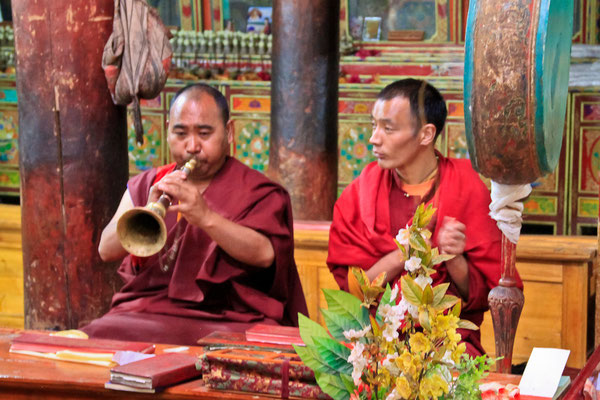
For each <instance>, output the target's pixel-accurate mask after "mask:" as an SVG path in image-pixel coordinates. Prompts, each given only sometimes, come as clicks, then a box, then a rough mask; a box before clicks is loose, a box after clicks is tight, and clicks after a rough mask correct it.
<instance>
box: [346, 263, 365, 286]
mask: <svg viewBox="0 0 600 400" xmlns="http://www.w3.org/2000/svg"><path fill="white" fill-rule="evenodd" d="M350 271H352V274H353V275H354V277H355V278H356V280H357V281H358V284H359V285H360V287H361V288H362V287H363V286H365V285H368V284H369V278H368V277H367V274H365V271H364V270H363V269H362V268H356V267H352V268H350Z"/></svg>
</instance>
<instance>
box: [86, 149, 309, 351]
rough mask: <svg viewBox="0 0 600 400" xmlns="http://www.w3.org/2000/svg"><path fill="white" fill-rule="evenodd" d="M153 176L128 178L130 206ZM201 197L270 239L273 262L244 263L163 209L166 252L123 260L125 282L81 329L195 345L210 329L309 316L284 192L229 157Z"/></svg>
mask: <svg viewBox="0 0 600 400" xmlns="http://www.w3.org/2000/svg"><path fill="white" fill-rule="evenodd" d="M156 174H157V170H156V169H153V170H150V171H147V172H144V173H142V174H140V175H137V176H135V177H134V178H132V179H131V180H130V181H129V184H128V189H129V192H130V194H131V198H132V200H133V204H134V205H135V206H143V205H145V204H146V203H147V200H148V192H149V190H150V186H151V185H152V183H153V182H154V181H155V177H156ZM203 196H204V200H205V201H206V203H207V204H208V206H209V207H210V208H211V209H212V210H214V211H215V212H217V213H219V214H220V215H222V216H224V217H225V218H227V219H229V220H231V221H233V222H236V223H238V224H240V225H243V226H246V227H248V228H251V229H254V230H256V231H257V232H260V233H262V234H263V235H265V236H266V237H267V238H269V240H270V241H271V244H272V245H273V249H274V251H275V260H274V262H273V265H271V267H269V268H259V267H253V266H250V265H246V264H244V263H241V262H239V261H237V260H235V259H233V258H232V257H230V256H229V255H228V254H226V253H225V252H224V251H223V250H222V249H221V248H220V247H219V246H217V244H216V243H215V242H214V241H213V240H212V239H211V238H210V237H209V236H208V235H207V234H206V233H205V232H204V231H202V230H201V229H200V228H198V227H195V226H192V225H189V224H188V223H187V221H186V220H185V218H181V219H180V220H179V221H177V216H176V214H175V213H167V216H166V217H165V223H166V225H167V231H168V237H167V244H166V246H165V250H163V251H161V252H159V253H158V254H156V255H154V256H151V257H149V258H146V259H141V260H140V259H138V260H139V261H134V262H132V257H131V256H127V257H125V259H124V261H123V263H122V264H121V267H120V268H119V271H118V272H119V274H120V275H121V277H122V278H123V280H124V282H125V285H124V286H123V288H122V289H121V290H120V291H119V292H118V293H116V294H115V295H114V297H113V300H112V305H111V309H110V311H109V312H108V313H107V314H106V315H105V316H103V317H102V318H99V319H97V320H95V321H92V323H91V324H90V325H88V326H86V327H84V328H82V330H83V331H85V332H86V333H88V334H89V335H90V336H92V337H104V338H116V339H123V340H141V341H154V342H165V343H178V344H194V343H195V342H196V341H197V340H198V339H199V338H200V337H203V336H205V335H207V334H208V333H210V332H212V331H214V330H231V331H238V332H243V331H244V330H245V329H246V328H247V327H249V326H251V325H253V324H254V323H257V322H261V323H270V324H280V325H294V326H297V325H298V312H301V313H303V314H305V315H307V314H308V312H307V308H306V302H305V300H304V294H303V292H302V286H301V284H300V279H299V277H298V272H297V270H296V264H295V262H294V250H293V246H294V240H293V228H292V211H291V204H290V200H289V196H288V194H287V192H286V191H285V189H283V188H282V187H281V186H279V185H277V184H275V183H273V182H271V181H270V180H268V179H267V178H266V177H265V176H264V175H262V174H261V173H259V172H257V171H254V170H252V169H250V168H248V167H246V166H245V165H243V164H242V163H240V162H239V161H237V160H236V159H234V158H231V157H228V158H227V161H226V162H225V164H224V165H223V167H222V168H221V170H220V171H219V172H218V173H217V174H216V175H215V177H214V178H213V180H212V181H211V183H210V185H209V186H208V188H207V189H206V190H205V192H204V194H203ZM178 235H181V241H180V246H179V250H178V253H177V257H176V260H175V262H174V265H171V266H170V268H169V269H168V270H167V271H166V272H165V271H163V270H162V268H161V266H164V264H165V261H164V259H165V257H166V252H168V251H169V249H170V248H171V247H172V244H173V242H174V239H175V237H176V236H178ZM159 257H161V259H162V260H163V261H161V259H159ZM138 263H139V264H141V265H138Z"/></svg>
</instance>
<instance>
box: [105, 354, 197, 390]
mask: <svg viewBox="0 0 600 400" xmlns="http://www.w3.org/2000/svg"><path fill="white" fill-rule="evenodd" d="M197 359H198V357H197V356H195V355H191V354H183V353H165V354H159V355H157V356H155V357H152V358H147V359H145V360H140V361H135V362H132V363H129V364H125V365H120V366H118V367H113V368H112V369H111V370H110V382H111V383H115V384H121V385H127V386H132V387H137V388H145V389H156V388H159V387H165V386H171V385H174V384H176V383H179V382H183V381H186V380H188V379H191V378H194V377H197V376H199V375H201V373H202V372H201V371H200V370H198V369H196V361H197Z"/></svg>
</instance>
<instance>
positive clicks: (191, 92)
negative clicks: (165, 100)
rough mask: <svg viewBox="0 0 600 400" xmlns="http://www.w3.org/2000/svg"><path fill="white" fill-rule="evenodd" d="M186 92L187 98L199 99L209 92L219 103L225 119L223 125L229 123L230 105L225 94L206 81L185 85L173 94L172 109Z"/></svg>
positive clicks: (222, 116) (222, 117)
mask: <svg viewBox="0 0 600 400" xmlns="http://www.w3.org/2000/svg"><path fill="white" fill-rule="evenodd" d="M183 94H185V96H184V97H185V98H186V99H196V100H197V99H199V98H200V97H201V96H202V95H203V94H207V95H209V96H210V97H212V98H213V100H214V101H215V103H216V104H217V107H218V108H219V110H220V111H221V119H222V120H223V125H225V124H227V121H229V106H228V105H227V99H225V96H223V94H222V93H221V92H219V91H218V90H217V89H215V88H214V87H212V86H209V85H207V84H205V83H194V84H191V85H188V86H186V87H183V88H181V89H179V90H178V91H177V93H175V96H173V99H172V100H171V104H170V106H169V107H170V109H172V108H173V105H174V104H175V102H176V101H177V100H178V99H179V98H180V97H181V96H182V95H183Z"/></svg>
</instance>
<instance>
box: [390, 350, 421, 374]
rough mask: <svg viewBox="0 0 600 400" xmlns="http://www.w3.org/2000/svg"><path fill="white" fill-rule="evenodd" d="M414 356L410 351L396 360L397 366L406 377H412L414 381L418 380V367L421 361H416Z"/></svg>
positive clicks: (405, 351) (406, 351)
mask: <svg viewBox="0 0 600 400" xmlns="http://www.w3.org/2000/svg"><path fill="white" fill-rule="evenodd" d="M414 358H415V357H413V355H412V354H411V353H410V352H409V351H408V350H404V352H403V353H402V354H401V355H400V357H398V358H396V365H397V366H398V368H400V371H402V372H403V373H404V374H405V375H407V376H409V377H411V378H412V379H414V380H416V379H417V365H419V364H420V363H419V361H418V360H415V359H414Z"/></svg>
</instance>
